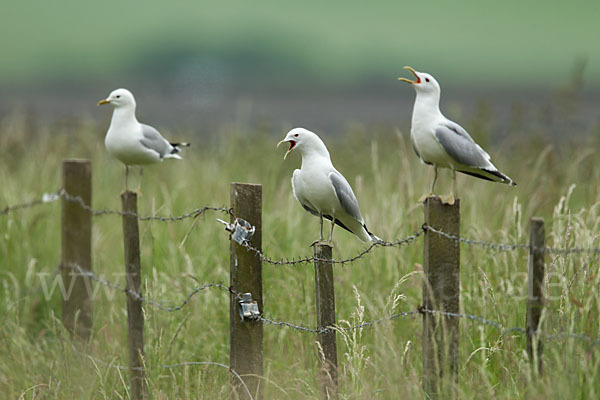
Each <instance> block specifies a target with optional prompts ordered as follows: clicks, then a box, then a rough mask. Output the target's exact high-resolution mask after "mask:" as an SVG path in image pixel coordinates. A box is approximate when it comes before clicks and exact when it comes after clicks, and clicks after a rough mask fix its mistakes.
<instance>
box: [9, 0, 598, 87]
mask: <svg viewBox="0 0 600 400" xmlns="http://www.w3.org/2000/svg"><path fill="white" fill-rule="evenodd" d="M599 15H600V2H598V1H576V2H571V3H569V4H568V5H567V3H565V2H562V1H553V0H551V1H528V2H525V1H513V0H509V1H503V2H481V1H462V2H450V1H433V2H432V1H428V2H414V1H412V2H398V1H371V2H364V1H345V2H335V3H334V2H322V1H302V2H285V3H284V2H280V1H274V0H269V1H244V2H242V1H220V2H200V1H193V2H192V1H174V2H164V1H158V0H147V1H144V2H130V1H122V0H120V1H116V0H104V1H101V2H81V1H75V0H59V1H54V2H29V1H20V2H5V4H3V5H2V12H1V16H0V19H1V23H0V48H2V49H3V53H4V55H3V57H2V62H1V63H0V84H6V83H14V82H17V83H19V82H21V83H24V82H27V83H33V84H35V83H37V82H43V81H45V80H47V79H49V78H51V79H68V78H75V79H84V80H91V81H94V80H98V79H106V78H110V77H111V76H114V75H120V74H126V73H132V72H135V73H139V72H141V73H152V72H153V71H160V70H161V69H162V68H165V67H169V66H170V65H172V64H177V63H180V62H185V60H187V59H197V58H200V59H208V60H212V61H214V62H216V64H217V65H219V66H222V67H223V68H227V69H229V70H230V71H232V73H234V74H235V76H236V77H237V78H238V79H258V80H263V79H265V80H266V79H270V78H275V79H277V78H278V77H279V78H280V79H285V78H286V77H294V78H296V79H300V80H303V79H308V80H311V81H313V82H327V83H330V84H332V85H340V84H348V83H352V82H355V81H356V80H368V79H372V78H379V77H385V78H386V79H387V78H388V77H390V78H395V77H396V76H398V75H399V74H401V73H402V70H401V68H402V66H404V65H406V64H409V65H411V66H414V67H416V68H418V69H422V70H427V71H430V72H434V73H438V74H440V73H441V74H443V75H444V77H445V78H446V79H447V80H452V81H453V82H455V83H457V84H458V83H464V84H468V85H480V84H488V85H505V84H511V85H525V86H547V85H549V84H551V85H554V84H555V82H556V81H561V82H564V81H565V80H566V79H567V77H566V75H567V74H568V73H569V71H570V69H571V67H572V65H573V63H574V61H575V60H576V59H577V58H578V57H584V58H587V60H588V69H587V72H586V80H587V82H588V83H589V84H591V85H593V86H596V87H598V86H600V66H599V64H600V46H598V38H600V24H599V23H598V16H599ZM549 82H551V83H549Z"/></svg>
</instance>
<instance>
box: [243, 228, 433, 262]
mask: <svg viewBox="0 0 600 400" xmlns="http://www.w3.org/2000/svg"><path fill="white" fill-rule="evenodd" d="M424 232H425V231H424V230H423V229H421V230H419V231H416V232H415V233H413V234H412V235H408V236H407V237H405V238H403V239H399V240H396V241H393V242H386V241H383V240H381V241H379V242H373V243H371V244H370V245H369V246H368V247H366V248H365V249H363V250H361V251H359V252H358V254H356V255H355V256H353V257H348V258H341V259H326V258H319V257H315V256H304V257H298V258H292V259H291V260H290V259H289V258H282V259H275V258H273V257H270V256H267V255H265V254H264V253H263V252H262V251H261V250H259V249H257V248H256V247H254V246H252V245H251V244H250V243H249V242H248V241H245V242H244V243H243V244H242V246H244V247H245V248H246V249H247V250H248V251H251V252H253V253H255V254H256V255H257V256H258V257H259V258H260V260H261V261H262V262H265V263H267V264H271V265H280V266H281V265H297V264H309V263H313V262H322V263H328V264H341V265H344V264H351V263H353V262H354V261H356V260H358V259H361V258H363V257H364V256H366V255H367V254H369V253H370V252H371V251H373V249H375V248H376V247H402V246H408V245H410V244H412V243H414V242H415V241H416V240H417V238H418V237H419V236H421V235H422V234H423V233H424Z"/></svg>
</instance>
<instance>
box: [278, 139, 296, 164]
mask: <svg viewBox="0 0 600 400" xmlns="http://www.w3.org/2000/svg"><path fill="white" fill-rule="evenodd" d="M286 142H287V140H285V139H283V140H281V141H280V142H279V143H277V147H279V145H280V144H281V143H286ZM292 149H293V147H291V148H290V149H289V150H288V151H286V152H285V155H284V156H283V159H284V160H285V159H286V158H287V156H288V154H290V151H292Z"/></svg>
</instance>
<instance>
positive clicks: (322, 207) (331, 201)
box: [277, 128, 381, 242]
mask: <svg viewBox="0 0 600 400" xmlns="http://www.w3.org/2000/svg"><path fill="white" fill-rule="evenodd" d="M284 142H287V143H289V144H290V148H289V149H288V151H287V152H286V153H285V156H283V159H284V160H285V159H286V157H287V156H288V154H290V152H291V151H292V150H294V149H298V151H299V152H300V154H302V167H301V168H300V169H297V170H295V171H294V175H293V176H292V191H293V193H294V197H295V198H296V200H298V202H299V203H300V204H301V205H302V207H304V209H305V210H306V211H308V212H309V213H311V214H313V215H315V216H317V217H319V218H320V219H321V239H320V240H323V218H327V219H328V220H330V221H331V233H330V234H329V241H330V242H331V241H332V239H333V227H334V226H335V224H337V225H339V226H341V227H342V228H344V229H346V230H347V231H349V232H351V233H353V234H354V235H356V236H357V237H358V238H359V239H360V240H362V241H363V242H380V241H381V239H379V238H378V237H377V236H375V235H373V234H372V233H371V232H369V231H368V230H367V227H366V226H365V222H364V220H363V218H362V216H361V215H360V210H359V208H358V200H356V196H354V192H353V191H352V188H351V187H350V184H349V183H348V181H347V180H346V178H344V176H343V175H342V174H340V173H339V172H338V171H337V170H336V169H335V168H334V166H333V164H332V163H331V158H330V156H329V152H328V151H327V147H325V143H323V141H322V140H321V138H319V136H317V135H316V134H314V133H313V132H311V131H308V130H306V129H304V128H295V129H292V130H291V131H289V132H288V134H287V135H286V137H285V139H283V140H282V141H280V142H279V143H277V147H279V145H280V144H282V143H284Z"/></svg>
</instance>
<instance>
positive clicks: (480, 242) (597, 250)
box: [423, 224, 600, 255]
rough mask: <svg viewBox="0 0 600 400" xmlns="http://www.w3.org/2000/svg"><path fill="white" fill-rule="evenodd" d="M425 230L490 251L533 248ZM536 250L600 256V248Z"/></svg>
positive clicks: (436, 230) (525, 245)
mask: <svg viewBox="0 0 600 400" xmlns="http://www.w3.org/2000/svg"><path fill="white" fill-rule="evenodd" d="M423 230H425V231H430V232H433V233H435V234H437V235H439V236H442V237H444V238H446V239H449V240H453V241H454V242H456V243H464V244H466V245H469V246H480V247H485V248H488V249H490V250H495V251H516V250H528V251H529V250H530V249H532V246H531V245H530V244H529V243H514V244H505V243H496V242H491V241H485V240H473V239H467V238H464V237H460V236H457V235H454V234H452V233H447V232H444V231H442V230H439V229H437V228H434V227H432V226H430V225H427V224H423ZM533 249H534V250H541V251H542V252H544V253H548V254H563V255H569V254H600V247H588V248H584V247H566V248H560V247H549V246H544V247H542V248H539V249H538V248H537V247H535V246H534V247H533Z"/></svg>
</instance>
